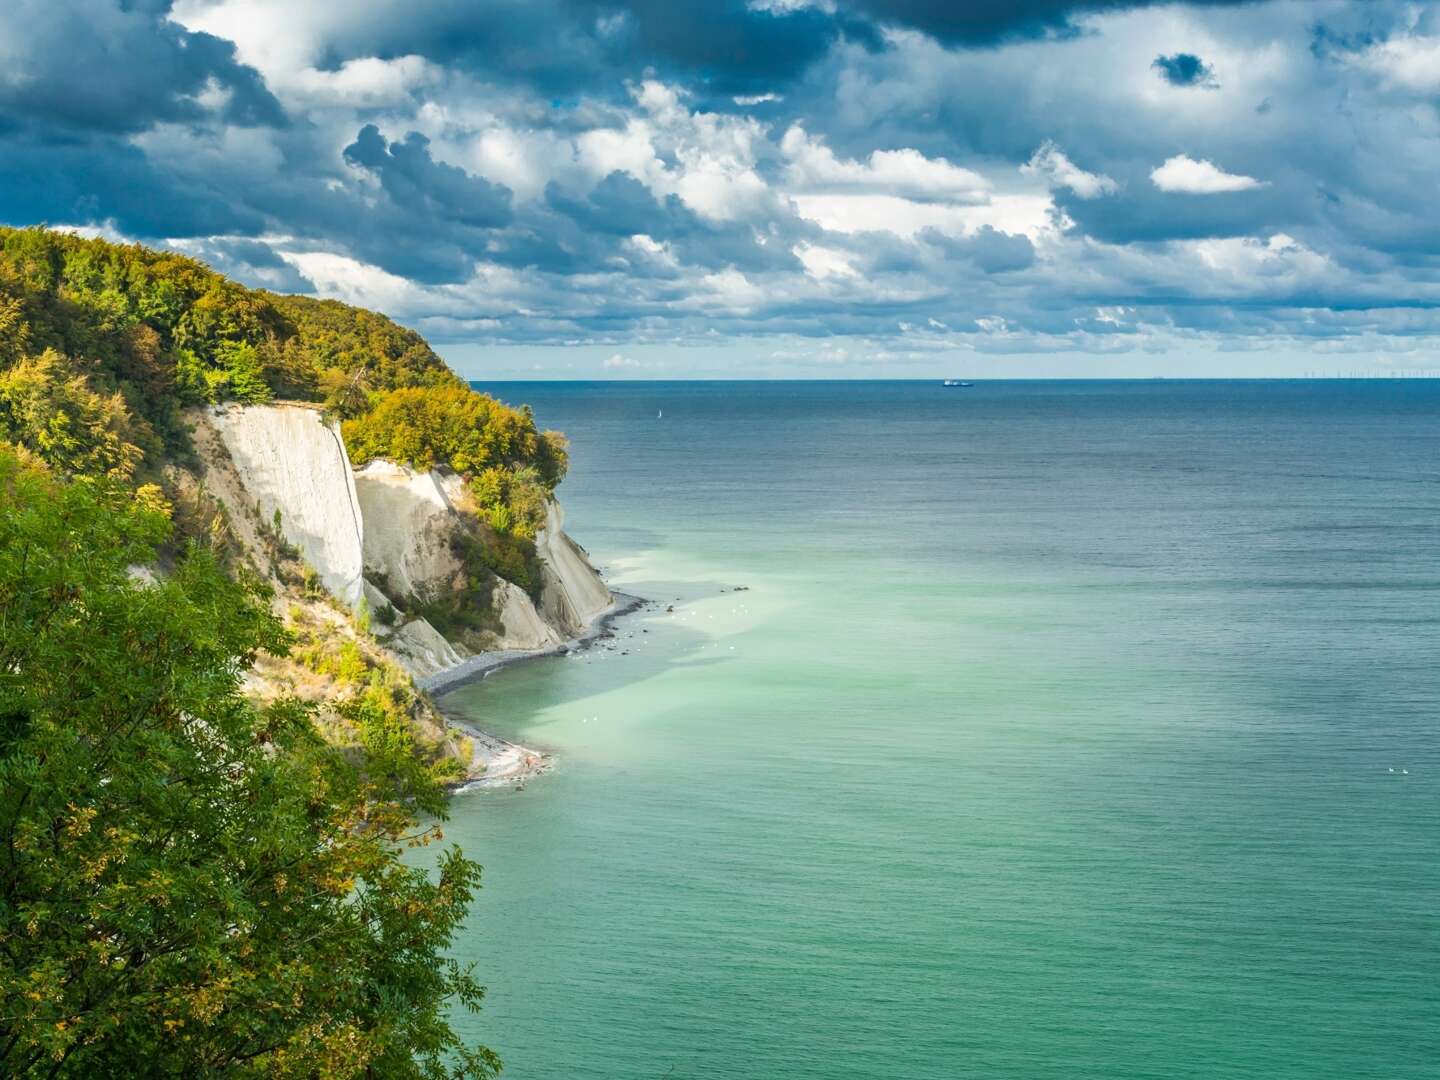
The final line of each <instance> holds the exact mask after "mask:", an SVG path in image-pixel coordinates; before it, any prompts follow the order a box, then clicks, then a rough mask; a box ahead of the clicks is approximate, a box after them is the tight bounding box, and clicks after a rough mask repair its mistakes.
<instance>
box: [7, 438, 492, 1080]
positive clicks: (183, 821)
mask: <svg viewBox="0 0 1440 1080" xmlns="http://www.w3.org/2000/svg"><path fill="white" fill-rule="evenodd" d="M168 530H169V522H168V520H167V518H166V516H165V511H164V508H163V507H157V506H156V504H155V501H154V500H147V499H145V498H144V496H143V492H142V494H141V496H139V497H137V496H136V495H134V494H131V493H128V492H126V491H125V490H124V489H123V488H121V487H120V486H118V485H116V484H114V483H113V482H110V481H104V480H79V481H75V482H73V483H68V484H65V483H61V482H59V481H57V480H55V479H54V478H53V477H52V476H51V475H50V474H49V473H48V472H47V471H45V470H44V469H42V468H41V467H39V466H38V465H36V464H32V463H28V462H27V461H25V460H23V459H22V457H17V455H16V454H15V453H14V452H13V451H11V450H9V449H6V448H4V447H0V1074H3V1075H10V1076H60V1077H86V1078H93V1077H100V1078H104V1077H128V1076H134V1075H140V1074H144V1075H179V1076H208V1075H228V1076H240V1077H245V1076H257V1077H258V1076H266V1077H349V1076H378V1077H427V1078H429V1077H450V1076H492V1075H494V1073H495V1072H496V1070H497V1069H498V1061H497V1060H496V1059H495V1057H494V1056H493V1055H492V1054H491V1053H490V1052H489V1051H487V1050H485V1049H483V1048H467V1047H464V1046H462V1045H461V1044H460V1042H459V1040H458V1038H457V1036H456V1035H455V1033H454V1032H453V1030H452V1029H451V1027H450V1026H449V1024H448V1022H447V1019H446V1009H447V1003H448V1002H450V1001H451V1000H452V999H453V1000H457V1001H458V1002H459V1003H460V1004H461V1005H462V1006H464V1007H467V1008H471V1009H473V1008H475V1007H476V1006H477V1005H478V1002H479V999H480V995H481V991H480V988H479V987H478V986H477V985H476V983H475V981H474V980H473V978H472V977H471V975H470V973H469V971H468V970H466V969H462V968H460V967H459V966H457V965H456V964H455V963H454V962H453V961H447V960H445V959H443V953H444V950H445V949H446V947H447V946H448V944H449V943H450V941H451V938H452V936H453V934H454V933H455V931H456V929H457V927H458V926H459V924H460V920H461V919H462V917H463V915H464V911H465V907H466V904H467V902H468V900H469V898H470V896H471V893H472V891H473V890H474V889H475V888H476V886H477V882H478V877H479V868H478V867H477V866H476V865H475V864H474V863H473V862H470V861H468V860H467V859H465V858H464V857H463V856H462V855H461V854H460V853H459V851H458V850H454V849H452V850H450V851H449V852H448V853H447V854H446V855H445V856H444V857H443V858H442V859H441V861H440V867H439V871H438V875H437V876H436V877H434V878H432V877H431V876H430V875H427V874H426V873H425V872H424V871H422V870H419V869H415V868H412V867H408V866H406V865H404V864H403V863H402V862H401V861H400V859H399V852H400V851H401V850H402V849H403V847H404V846H406V845H413V844H417V843H423V842H427V841H429V840H431V839H434V838H435V837H436V836H438V832H437V831H436V830H434V829H427V828H423V827H421V826H419V825H418V824H417V820H416V816H417V814H418V813H435V812H438V811H439V810H440V809H441V808H442V801H441V792H440V791H439V789H438V787H437V786H436V785H434V784H433V783H427V782H426V781H425V778H424V777H423V776H419V775H418V774H417V771H416V770H415V768H414V767H413V759H411V760H407V761H405V762H402V761H398V760H396V761H389V760H387V754H389V752H390V751H389V750H388V749H387V746H386V744H385V742H384V740H370V741H369V743H373V745H370V744H367V746H366V748H365V751H364V752H363V753H361V752H358V751H357V752H356V753H355V754H353V755H351V758H350V759H347V757H346V756H345V755H344V754H342V752H341V751H339V750H336V749H335V748H333V747H330V746H327V745H325V744H324V743H322V742H321V741H320V739H319V738H318V736H317V735H316V734H315V730H314V726H313V724H312V723H311V720H310V717H309V715H308V714H307V712H306V710H305V709H304V708H303V707H302V706H300V705H299V704H297V703H295V702H280V703H277V704H274V705H271V706H268V707H265V708H258V707H256V706H254V705H252V704H251V703H249V702H248V701H247V700H246V699H245V698H244V697H243V696H242V695H241V693H240V680H241V677H242V673H243V671H244V670H245V668H246V667H247V666H248V665H249V664H250V663H251V661H252V660H253V659H254V657H255V655H256V654H257V652H258V651H260V650H266V651H270V652H280V651H283V650H284V649H285V647H286V643H285V640H284V633H283V631H282V629H281V628H280V626H279V624H278V623H277V621H276V620H275V619H274V617H273V616H272V615H271V614H270V612H269V611H268V609H267V608H266V606H265V604H264V603H263V596H262V595H261V590H260V588H259V587H258V586H256V585H254V584H247V583H244V582H236V581H234V580H232V579H230V578H229V577H227V576H226V575H225V573H224V572H223V571H222V570H221V569H220V568H219V567H218V566H217V565H216V563H215V562H214V560H213V559H212V558H211V557H210V556H209V554H208V553H207V552H205V551H203V550H199V549H192V550H190V551H189V553H188V554H187V555H186V556H185V557H184V558H183V559H182V560H181V561H180V562H179V564H178V565H177V566H176V568H175V569H174V572H173V573H172V574H170V575H168V576H167V578H166V579H165V580H163V581H160V582H159V583H152V584H147V583H145V582H143V581H140V580H137V579H136V577H135V576H133V575H132V573H131V572H130V571H129V568H130V567H131V566H134V565H137V564H138V565H145V564H148V563H150V562H151V561H152V560H153V558H154V553H155V549H156V545H157V544H159V543H160V542H162V541H163V540H164V538H165V537H166V535H167V533H168ZM395 753H396V754H400V755H408V751H407V749H406V748H405V747H400V748H398V749H396V750H395ZM356 758H358V759H359V760H358V763H357V762H356V760H354V759H356Z"/></svg>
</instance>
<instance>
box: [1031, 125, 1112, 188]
mask: <svg viewBox="0 0 1440 1080" xmlns="http://www.w3.org/2000/svg"><path fill="white" fill-rule="evenodd" d="M1020 171H1021V172H1022V173H1025V174H1026V175H1027V176H1040V177H1044V178H1045V180H1046V182H1047V183H1049V184H1050V186H1051V187H1062V188H1068V189H1069V190H1070V191H1073V192H1074V193H1075V194H1076V195H1078V196H1079V197H1080V198H1082V199H1096V198H1099V197H1100V196H1101V195H1113V194H1115V192H1116V190H1118V188H1117V185H1116V183H1115V181H1114V180H1112V179H1110V177H1108V176H1105V175H1103V174H1100V173H1092V172H1086V171H1085V170H1084V169H1082V168H1080V166H1078V165H1076V164H1075V163H1074V162H1073V161H1071V160H1070V159H1069V158H1068V157H1067V156H1066V155H1065V152H1064V151H1063V150H1061V149H1060V148H1059V147H1058V146H1056V145H1055V144H1054V143H1053V142H1051V141H1049V140H1048V139H1047V140H1046V141H1045V142H1043V143H1041V144H1040V146H1039V147H1038V148H1037V149H1036V151H1035V153H1033V154H1032V155H1030V160H1029V161H1028V162H1026V163H1025V164H1024V165H1022V166H1020Z"/></svg>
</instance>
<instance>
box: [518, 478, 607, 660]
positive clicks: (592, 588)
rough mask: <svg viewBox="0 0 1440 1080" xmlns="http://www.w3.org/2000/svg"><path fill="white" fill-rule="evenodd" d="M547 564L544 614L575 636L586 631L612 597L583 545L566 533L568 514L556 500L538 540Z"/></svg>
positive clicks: (536, 542)
mask: <svg viewBox="0 0 1440 1080" xmlns="http://www.w3.org/2000/svg"><path fill="white" fill-rule="evenodd" d="M535 548H536V551H537V552H538V554H539V555H540V561H541V563H542V564H543V566H544V575H545V585H544V588H543V589H542V590H541V592H540V613H541V615H542V616H543V617H544V618H545V620H546V621H547V622H548V623H550V624H551V625H552V626H558V627H559V628H561V630H563V631H564V633H565V635H566V636H567V637H568V636H571V635H574V634H578V633H580V632H582V631H583V630H585V629H586V628H587V627H588V626H589V625H590V624H591V623H592V622H594V620H595V619H596V618H597V617H598V616H599V615H600V613H601V612H602V611H604V610H605V609H606V608H607V607H609V606H610V603H611V599H612V597H611V596H610V590H609V589H607V588H606V587H605V582H603V581H602V580H601V579H600V575H599V574H598V573H596V571H595V568H594V567H593V566H591V565H590V559H589V558H588V557H587V556H586V554H585V551H584V549H583V548H581V547H580V545H579V544H577V543H575V541H574V540H571V539H570V537H568V536H566V535H565V513H564V511H563V510H561V509H560V504H559V503H558V502H555V501H554V500H552V501H551V502H550V505H549V507H548V508H547V510H546V515H545V528H544V529H542V530H541V531H540V535H539V536H537V537H536V539H535Z"/></svg>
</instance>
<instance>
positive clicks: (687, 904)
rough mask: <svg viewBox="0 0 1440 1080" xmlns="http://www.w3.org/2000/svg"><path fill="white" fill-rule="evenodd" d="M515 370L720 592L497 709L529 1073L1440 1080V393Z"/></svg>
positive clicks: (670, 548)
mask: <svg viewBox="0 0 1440 1080" xmlns="http://www.w3.org/2000/svg"><path fill="white" fill-rule="evenodd" d="M477 385H480V386H481V387H482V388H484V389H489V390H492V391H493V392H495V393H496V394H497V395H499V396H501V397H503V398H504V399H506V400H508V401H511V402H515V403H519V402H526V403H529V404H531V405H532V406H533V407H534V408H535V411H536V414H537V417H538V419H539V420H540V422H541V423H542V424H543V425H544V426H547V427H554V428H558V429H561V430H563V431H565V432H566V433H567V434H568V435H569V436H570V437H571V440H572V456H573V465H572V470H571V474H570V476H569V478H568V479H567V480H566V482H565V484H564V485H563V487H562V488H561V490H560V494H561V497H562V500H563V502H564V503H565V506H566V509H567V512H568V515H569V526H570V531H571V532H572V534H573V535H574V536H576V538H577V539H579V540H580V541H581V542H582V543H583V544H585V545H586V546H587V547H588V548H589V549H590V551H591V552H592V554H593V555H594V557H595V559H596V561H597V562H598V563H600V564H602V565H605V566H606V567H607V568H608V569H609V572H610V574H611V576H612V578H613V580H614V581H615V582H616V583H617V584H618V586H619V587H622V588H625V589H626V590H627V591H632V592H638V593H640V594H642V595H647V596H650V597H652V598H655V599H661V600H663V601H664V602H665V603H666V604H668V605H670V606H672V607H673V608H674V611H672V612H668V613H666V612H664V611H663V609H662V610H659V611H655V612H652V613H650V614H647V615H643V616H639V617H634V618H631V619H630V620H628V621H626V622H624V623H623V624H622V626H621V636H620V638H619V639H618V640H617V641H616V642H615V643H614V647H613V648H612V649H610V650H603V651H598V652H594V653H590V654H586V655H584V656H582V657H579V658H575V659H568V660H552V661H541V662H537V663H533V664H530V665H527V666H523V667H519V668H513V669H509V670H507V671H504V672H501V673H498V674H497V675H495V676H493V677H492V678H490V679H487V680H486V681H485V682H483V683H482V684H479V685H477V686H474V687H470V688H467V689H465V690H463V691H460V692H458V693H457V694H455V695H453V696H452V697H451V698H450V703H451V704H454V705H457V706H460V707H462V708H464V709H465V710H466V711H467V712H469V713H470V714H471V715H472V716H473V717H474V718H475V719H476V720H477V721H478V722H480V723H482V724H483V725H487V726H489V727H491V728H492V729H494V730H497V731H499V732H501V733H503V734H506V735H510V736H514V737H516V738H519V739H520V740H522V741H528V742H530V743H532V744H536V745H540V746H543V747H545V748H547V749H550V750H552V751H553V752H554V753H555V754H556V760H557V763H558V764H557V768H556V771H555V772H554V773H553V774H551V775H549V776H546V777H543V778H541V779H539V780H537V781H534V782H532V783H531V784H529V785H527V787H526V789H525V791H524V792H523V793H517V792H514V791H513V790H509V789H505V790H502V791H491V792H486V793H481V794H478V795H472V796H464V797H461V798H459V799H457V800H456V803H455V806H454V820H453V821H452V823H451V826H450V828H449V830H448V832H449V836H450V837H451V838H452V839H458V840H459V841H460V842H461V843H462V844H463V845H464V846H465V848H466V850H467V852H469V853H471V854H473V855H476V856H477V857H478V858H480V860H481V861H482V862H483V863H484V864H485V867H486V887H485V889H484V891H483V892H482V893H481V895H480V897H479V899H478V900H477V902H476V904H475V906H474V909H473V913H472V917H471V920H470V925H469V928H468V931H467V934H466V937H465V939H464V941H463V942H462V944H461V948H460V949H459V952H460V953H461V954H462V955H464V956H466V957H467V958H471V959H476V960H478V961H479V963H480V973H481V975H482V977H483V979H484V981H486V982H487V983H488V985H489V987H490V996H489V999H488V1001H487V1006H486V1009H485V1011H484V1012H483V1013H482V1014H481V1016H480V1017H479V1018H478V1019H475V1020H467V1021H465V1028H466V1030H467V1031H469V1032H471V1033H472V1034H474V1035H475V1037H477V1038H480V1039H483V1040H484V1041H487V1042H488V1043H489V1044H490V1045H492V1046H494V1047H495V1048H497V1049H498V1050H499V1051H500V1052H501V1053H502V1055H503V1056H504V1057H505V1059H506V1061H507V1065H508V1068H507V1075H510V1076H513V1077H518V1078H559V1077H575V1076H597V1077H615V1078H620V1077H626V1078H629V1077H657V1078H658V1077H664V1076H671V1077H674V1078H676V1080H680V1078H683V1077H777V1078H778V1077H836V1078H838V1077H858V1076H865V1077H869V1076H874V1077H916V1078H930V1077H934V1078H942V1077H945V1078H948V1077H977V1078H982V1077H983V1078H1012V1077H1013V1078H1017V1080H1021V1078H1024V1080H1029V1078H1038V1080H1045V1078H1052V1077H1053V1078H1056V1080H1060V1078H1066V1080H1073V1078H1078V1077H1097V1078H1120V1077H1154V1078H1170V1077H1187V1078H1196V1080H1200V1078H1206V1080H1210V1078H1225V1077H1256V1078H1261V1077H1263V1078H1267V1080H1272V1078H1297V1080H1298V1078H1312V1077H1377V1078H1380V1077H1384V1078H1409V1077H1434V1076H1440V1065H1437V1062H1440V663H1437V659H1440V383H1437V382H1430V381H1410V380H1406V381H1398V380H1397V381H1370V382H1363V381H1355V382H1352V381H1316V382H1174V381H1145V382H981V383H978V384H977V385H976V386H974V387H973V388H968V389H951V390H946V389H942V388H941V387H940V386H938V385H937V384H936V383H933V382H863V383H856V382H846V383H814V382H806V383H775V382H763V383H737V382H724V383H630V382H626V383H501V384H495V385H494V386H488V385H486V384H477ZM661 410H663V414H664V415H663V418H657V412H659V411H661ZM742 584H743V585H745V586H748V591H745V592H740V593H736V592H733V591H730V590H732V589H733V588H734V586H736V585H742Z"/></svg>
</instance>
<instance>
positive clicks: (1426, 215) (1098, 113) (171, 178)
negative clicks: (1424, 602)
mask: <svg viewBox="0 0 1440 1080" xmlns="http://www.w3.org/2000/svg"><path fill="white" fill-rule="evenodd" d="M1232 6H1233V7H1235V8H1236V10H1232ZM697 27H698V23H697V20H696V18H695V16H694V14H693V12H692V11H691V10H690V9H688V8H686V7H684V6H683V5H675V4H673V3H662V2H661V0H604V2H601V0H525V2H524V3H521V2H519V0H502V2H497V3H492V4H485V5H478V6H477V5H471V4H462V3H450V2H446V3H435V4H422V5H417V4H413V3H405V2H403V0H366V2H365V3H362V4H353V5H324V4H308V3H307V4H296V3H294V2H293V0H173V2H167V0H74V2H73V3H68V4H53V3H42V2H40V0H14V2H12V3H11V4H9V5H5V6H4V8H3V10H0V219H3V220H4V221H6V222H8V223H17V224H23V223H28V222H33V221H52V222H66V223H69V224H71V225H74V226H76V227H80V228H89V229H99V230H105V232H106V235H119V236H124V237H127V238H135V239H140V240H143V241H145V242H149V243H155V244H170V245H172V246H175V247H176V248H178V249H181V250H186V251H189V252H191V253H193V254H197V255H199V256H200V257H202V258H204V259H206V260H207V261H210V262H211V263H212V264H213V265H215V266H217V267H218V268H220V269H223V270H225V271H226V272H228V273H233V274H235V275H237V276H239V277H240V278H242V279H243V280H246V281H250V282H253V283H255V284H259V285H265V286H267V287H271V288H277V289H286V290H300V291H313V292H316V293H319V294H322V295H332V296H338V297H340V298H342V299H348V300H352V301H354V302H359V303H364V304H367V305H371V306H378V307H380V308H382V309H383V310H386V311H387V312H389V313H391V314H393V315H395V316H397V317H399V318H401V319H403V320H405V321H407V322H409V323H410V324H411V325H414V326H416V327H417V328H419V329H421V330H422V331H423V332H425V333H427V334H430V335H433V336H434V337H435V338H436V340H438V341H441V342H445V341H465V342H491V343H513V342H539V341H544V342H587V343H590V346H591V347H592V348H593V349H594V352H593V354H591V355H592V361H591V362H592V364H593V366H594V367H595V368H596V369H597V370H598V369H600V368H601V367H602V365H603V361H604V359H605V358H606V357H620V358H621V359H622V360H623V359H624V358H627V357H641V358H643V357H645V356H648V355H650V353H648V352H647V351H646V350H648V349H652V348H657V347H661V346H664V345H668V344H670V343H675V342H690V343H695V342H737V341H742V340H748V339H751V338H756V337H764V338H770V337H775V338H785V339H787V340H789V339H800V338H811V339H823V340H824V341H825V342H827V343H831V344H833V348H834V350H835V351H836V352H837V353H838V352H839V351H843V352H844V353H845V355H846V357H847V360H846V363H847V364H849V363H852V362H853V363H856V364H861V363H864V362H868V361H870V360H874V361H875V362H877V363H879V362H882V358H883V362H887V363H888V362H894V363H901V362H909V361H908V360H901V359H898V358H899V357H902V356H910V357H913V356H919V355H922V354H923V353H924V350H926V349H929V348H939V347H942V345H943V347H945V348H953V347H955V346H956V343H957V342H962V343H963V344H964V347H966V348H974V349H977V350H984V351H990V352H996V353H1004V354H1017V355H1019V354H1024V353H1027V352H1034V351H1038V350H1047V349H1048V350H1052V351H1053V350H1060V349H1070V348H1073V349H1095V350H1109V349H1119V348H1139V347H1160V346H1161V345H1165V344H1174V343H1175V342H1176V341H1180V340H1185V341H1198V340H1206V341H1220V340H1224V341H1226V342H1227V343H1230V345H1234V344H1236V343H1241V344H1246V343H1252V344H1253V343H1256V342H1263V341H1265V340H1271V339H1280V338H1285V339H1299V338H1302V337H1304V338H1313V339H1316V340H1321V341H1328V342H1334V343H1335V344H1334V347H1336V348H1342V347H1344V348H1348V347H1352V346H1353V347H1358V346H1356V345H1355V344H1354V343H1359V342H1367V343H1378V344H1376V345H1375V347H1376V348H1377V349H1381V348H1383V349H1390V348H1397V349H1399V348H1402V347H1404V348H1408V347H1410V346H1401V345H1396V344H1394V342H1397V341H1400V340H1401V339H1404V340H1405V341H1409V342H1419V341H1425V340H1433V341H1434V342H1436V343H1437V344H1440V317H1437V316H1436V314H1435V312H1436V311H1440V278H1437V274H1436V271H1437V269H1440V267H1437V264H1436V258H1435V252H1436V251H1437V250H1440V218H1437V216H1436V215H1435V214H1434V213H1433V212H1432V210H1431V206H1432V203H1433V199H1432V198H1431V196H1432V195H1433V187H1434V169H1435V163H1436V162H1437V161H1440V130H1437V129H1436V127H1435V125H1434V124H1433V123H1431V122H1430V121H1431V119H1432V117H1431V113H1430V111H1429V101H1428V96H1429V95H1433V94H1434V93H1435V92H1436V89H1437V88H1436V83H1435V79H1436V77H1435V75H1434V72H1435V71H1437V70H1440V64H1437V63H1435V50H1436V41H1437V40H1440V39H1437V32H1440V24H1437V23H1436V20H1435V17H1434V14H1433V13H1432V12H1430V11H1429V10H1428V9H1415V8H1413V7H1412V6H1410V5H1408V4H1406V3H1405V2H1404V0H1374V2H1372V3H1369V4H1366V5H1363V6H1362V5H1347V4H1340V3H1336V4H1324V5H1296V4H1291V3H1275V2H1266V0H1255V2H1254V3H1251V4H1248V5H1246V6H1244V8H1243V10H1239V8H1238V5H1230V4H1228V3H1189V4H1185V5H1172V4H1150V3H1146V2H1142V0H1133V2H1132V0H1075V2H1070V0H1017V2H1015V3H1012V4H1004V5H1000V4H986V5H977V4H957V3H942V2H941V0H934V2H931V0H833V2H822V3H810V2H803V0H767V2H766V3H758V4H757V3H746V2H745V0H724V2H722V3H717V4H715V5H712V8H711V9H707V18H706V21H705V23H704V25H703V28H697ZM1177 46H1178V47H1183V49H1184V51H1181V52H1175V51H1172V50H1174V49H1175V48H1177ZM121 51H123V52H124V53H125V54H126V55H127V57H131V58H133V59H131V60H130V61H129V62H127V63H126V64H115V63H113V62H111V60H110V59H108V58H110V57H112V56H113V55H116V54H118V53H119V52H121ZM1157 54H1159V56H1158V59H1152V58H1156V57H1157ZM1216 70H1219V71H1223V73H1224V83H1225V85H1224V87H1223V89H1219V88H1216V90H1215V92H1213V93H1199V92H1190V90H1193V89H1195V88H1198V87H1204V86H1208V85H1213V84H1214V82H1215V81H1216V80H1215V78H1214V75H1213V72H1214V71H1216ZM1262 104H1263V108H1262V107H1261V106H1262ZM1337 116H1344V117H1346V118H1347V122H1346V123H1343V124H1341V123H1335V122H1333V118H1334V117H1337ZM1179 147H1190V148H1196V147H1203V148H1204V153H1203V157H1202V156H1201V155H1200V154H1199V153H1198V152H1192V153H1190V154H1177V150H1178V148H1179ZM1157 162H1162V164H1160V165H1159V166H1158V167H1157V166H1156V163H1157ZM1217 163H1218V164H1217ZM1262 178H1263V179H1262ZM1227 192H1228V193H1232V194H1231V197H1228V198H1226V197H1221V196H1222V195H1223V194H1224V193H1227ZM1201 195H1211V196H1212V197H1210V198H1201V197H1199V196H1201ZM1185 196H1190V197H1185ZM1187 335H1188V337H1187ZM851 342H855V343H857V344H855V345H854V346H853V347H852V346H851V344H850V343H851ZM831 344H827V345H826V346H825V347H826V348H830V347H831ZM1246 347H1249V344H1246ZM737 351H739V350H738V349H737ZM795 351H796V352H797V353H804V354H805V355H807V356H815V355H818V353H817V352H816V349H815V348H814V347H809V346H807V347H803V348H798V349H797V350H795ZM756 355H765V351H764V350H762V351H761V352H760V353H757V354H756ZM916 362H918V361H916ZM628 368H629V365H624V364H619V363H618V362H617V365H616V366H613V367H612V368H611V371H612V373H616V374H623V373H624V372H625V371H626V370H628Z"/></svg>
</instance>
